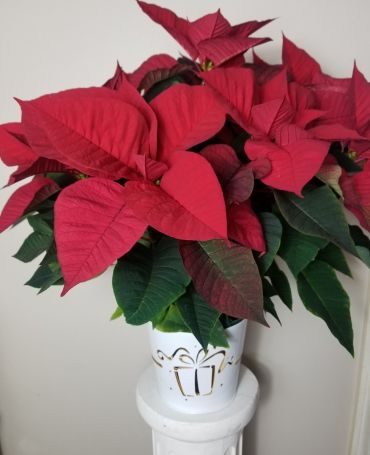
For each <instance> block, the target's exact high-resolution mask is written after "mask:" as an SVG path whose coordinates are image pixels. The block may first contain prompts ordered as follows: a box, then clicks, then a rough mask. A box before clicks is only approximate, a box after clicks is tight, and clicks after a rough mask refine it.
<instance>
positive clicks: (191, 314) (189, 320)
mask: <svg viewBox="0 0 370 455" xmlns="http://www.w3.org/2000/svg"><path fill="white" fill-rule="evenodd" d="M177 307H178V308H179V310H180V313H181V316H182V317H183V319H184V321H185V323H186V324H187V325H188V326H189V327H190V329H191V331H192V333H193V335H194V336H195V338H196V339H197V340H198V341H199V343H200V344H201V345H202V347H203V349H204V350H207V347H208V344H209V341H210V338H211V332H212V330H213V328H214V326H215V325H216V322H217V321H218V319H219V317H220V313H219V312H218V311H217V310H215V309H214V308H213V307H211V306H209V305H208V303H207V302H205V301H204V300H203V299H202V298H201V297H200V296H199V295H198V294H197V293H196V292H195V290H194V288H193V287H192V286H190V287H189V288H188V290H187V292H186V294H184V295H183V296H182V297H180V298H179V300H178V302H177Z"/></svg>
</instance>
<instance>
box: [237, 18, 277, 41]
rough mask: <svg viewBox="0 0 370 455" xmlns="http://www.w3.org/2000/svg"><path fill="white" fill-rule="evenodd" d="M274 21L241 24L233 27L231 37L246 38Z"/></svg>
mask: <svg viewBox="0 0 370 455" xmlns="http://www.w3.org/2000/svg"><path fill="white" fill-rule="evenodd" d="M273 20H274V19H266V20H264V21H249V22H244V23H243V24H238V25H233V27H232V31H231V33H230V34H231V35H233V36H239V37H241V38H247V37H248V36H249V35H251V34H252V33H254V32H256V31H257V30H259V29H260V28H262V27H264V26H265V25H267V24H269V23H270V22H272V21H273Z"/></svg>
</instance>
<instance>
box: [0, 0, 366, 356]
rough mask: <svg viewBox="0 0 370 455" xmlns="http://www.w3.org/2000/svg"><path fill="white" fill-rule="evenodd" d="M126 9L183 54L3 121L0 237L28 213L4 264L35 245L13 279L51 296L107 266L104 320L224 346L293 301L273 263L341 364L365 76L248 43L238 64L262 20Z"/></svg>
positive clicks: (354, 242) (361, 192)
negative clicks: (110, 307) (27, 272)
mask: <svg viewBox="0 0 370 455" xmlns="http://www.w3.org/2000/svg"><path fill="white" fill-rule="evenodd" d="M138 4H139V6H140V7H141V9H142V10H143V11H144V12H145V13H146V14H147V15H148V16H149V17H150V18H151V19H152V20H154V21H155V22H157V23H158V24H160V25H161V26H163V27H164V28H165V29H166V30H167V32H169V33H170V34H171V35H172V37H173V38H175V39H176V40H177V42H178V43H179V44H180V45H181V46H182V47H183V48H184V50H185V52H186V54H187V55H186V56H181V57H180V58H178V59H177V60H176V59H174V58H173V57H171V56H169V55H165V54H158V55H154V56H152V57H150V58H149V59H148V60H147V61H145V62H144V63H143V64H142V65H141V66H140V67H139V68H138V69H137V70H136V71H134V72H133V73H131V74H129V73H126V72H125V71H124V70H123V69H122V68H121V67H120V66H119V65H118V66H117V69H116V72H115V74H114V76H113V77H112V78H111V79H109V80H108V81H107V82H106V83H105V84H104V85H103V86H99V87H92V88H77V89H72V90H66V91H63V92H60V93H54V94H48V95H45V96H41V97H40V98H37V99H34V100H31V101H22V100H17V101H18V103H19V105H20V107H21V110H22V120H21V122H20V123H8V124H4V125H2V126H1V127H0V157H1V159H2V160H3V162H4V163H5V164H6V165H8V166H17V168H16V170H15V171H14V172H13V173H12V174H11V176H10V179H9V182H8V185H12V184H14V183H17V182H20V181H23V180H24V179H26V178H30V177H31V180H30V181H28V182H27V183H25V184H24V183H23V184H22V186H20V187H19V188H18V189H17V190H16V191H15V192H14V194H13V195H12V196H11V197H10V199H9V201H8V202H7V204H6V205H5V207H4V209H3V211H2V214H1V217H0V231H4V230H5V229H7V228H8V227H10V226H11V225H14V224H16V223H18V222H20V221H22V220H25V219H26V220H28V222H29V224H30V225H31V227H32V228H33V233H32V234H31V235H30V236H29V237H28V238H27V239H26V240H25V242H24V243H23V245H22V246H21V247H20V249H19V251H18V252H17V253H16V254H15V257H16V258H18V259H20V260H21V261H24V262H28V261H31V260H33V259H35V258H37V257H38V256H39V255H40V254H41V253H44V252H45V255H44V257H43V259H42V261H41V263H40V265H39V267H38V269H37V270H36V272H35V274H34V275H33V276H32V278H31V279H30V280H29V281H28V282H27V283H26V284H28V285H30V286H33V287H35V288H38V289H39V290H40V292H42V291H44V290H46V289H47V288H49V287H50V286H52V285H55V284H62V285H64V287H63V292H62V295H64V294H65V293H66V292H68V291H69V290H71V289H72V288H73V287H74V286H76V285H77V284H79V283H81V282H84V281H86V280H89V279H91V278H93V277H95V276H97V275H99V274H101V273H102V272H103V271H105V270H106V269H107V268H108V267H109V266H111V265H112V264H115V267H114V272H113V288H114V294H115V297H116V300H117V303H118V309H117V310H116V312H115V313H114V315H113V317H118V316H121V315H122V314H123V315H124V317H125V319H126V321H127V322H128V323H130V324H136V325H139V324H144V323H147V322H149V321H151V322H152V323H153V326H154V327H156V328H158V329H159V330H162V331H192V332H193V333H194V335H195V336H196V337H197V339H198V340H199V341H200V343H201V344H202V345H203V346H204V347H205V348H207V346H208V344H209V343H211V344H214V345H220V346H225V345H227V338H226V336H225V332H224V329H225V328H226V327H228V326H229V325H231V324H234V323H235V322H237V321H239V320H240V319H250V320H254V321H258V322H260V323H261V324H264V325H267V323H266V320H265V313H266V312H268V313H271V314H272V315H273V316H274V317H275V318H276V319H278V320H279V316H278V313H277V310H276V307H275V305H276V300H274V299H273V298H274V296H278V297H280V299H281V300H282V302H283V303H284V304H285V305H287V306H288V307H289V308H292V295H291V290H290V284H289V281H288V279H287V277H286V274H285V273H284V272H283V271H282V270H281V261H285V263H286V264H287V266H288V267H289V269H290V271H291V272H292V274H293V276H294V277H295V279H296V282H297V286H298V291H299V295H300V297H301V300H302V302H303V303H304V305H305V306H306V308H307V309H308V310H309V311H311V312H312V313H314V314H315V315H316V316H319V317H320V318H322V319H323V320H324V321H325V322H326V324H327V325H328V327H329V329H330V330H331V332H332V333H333V335H334V336H335V337H336V338H337V339H338V340H339V342H340V343H341V344H342V345H343V346H344V347H345V348H346V349H347V350H348V351H349V352H350V353H352V354H353V333H352V325H351V316H350V301H349V297H348V295H347V294H346V292H345V290H344V289H343V287H342V285H341V283H340V281H339V280H338V277H337V275H336V271H339V272H341V273H344V274H347V275H351V272H350V269H349V267H348V264H347V261H346V257H345V255H344V254H343V251H345V252H346V253H349V254H352V255H354V256H356V257H358V258H360V259H361V260H362V261H363V262H364V263H365V264H367V265H368V266H370V241H369V239H368V237H367V235H366V234H365V233H364V232H363V230H362V228H364V229H365V230H369V229H370V160H369V158H370V84H369V83H368V82H367V81H366V79H365V77H364V76H363V75H362V74H361V72H360V71H359V70H358V68H357V67H356V66H355V67H354V70H353V75H352V77H351V78H348V79H338V78H334V77H331V76H328V75H326V74H324V73H323V71H322V70H321V68H320V66H319V64H318V63H317V62H316V61H315V60H314V59H313V58H312V57H310V56H309V55H308V54H307V53H306V52H305V51H304V50H302V49H300V48H298V47H297V46H296V45H295V44H293V43H292V42H291V41H289V40H288V39H287V38H285V37H284V38H283V57H282V63H281V64H278V65H275V64H274V65H270V64H268V63H266V62H264V61H263V60H262V59H261V58H259V57H258V56H257V55H256V54H255V53H254V51H253V55H252V60H251V61H249V63H247V62H246V60H245V57H244V55H245V53H246V51H248V50H250V49H251V48H254V47H255V46H257V45H261V44H263V43H265V42H267V41H269V39H268V38H256V37H253V36H251V35H252V34H253V33H254V32H256V31H257V30H259V29H260V28H261V27H263V26H264V25H266V24H268V23H269V22H270V21H269V20H267V21H262V22H259V21H250V22H245V23H242V24H239V25H233V26H232V25H230V23H229V22H228V21H227V20H226V19H225V18H224V17H223V16H222V14H221V13H220V11H217V12H216V13H212V14H209V15H206V16H204V17H201V18H200V19H198V20H196V21H193V22H190V21H189V20H186V19H182V18H179V17H177V16H176V15H175V14H174V13H173V12H171V11H169V10H167V9H164V8H161V7H159V6H155V5H151V4H147V3H144V2H142V1H139V2H138ZM344 207H346V208H347V209H349V210H350V211H351V212H352V213H353V214H354V215H355V216H356V217H357V219H358V221H359V223H358V224H360V225H361V226H362V228H360V227H359V225H358V224H356V225H349V224H348V222H347V219H346V217H345V213H344ZM283 268H284V267H283Z"/></svg>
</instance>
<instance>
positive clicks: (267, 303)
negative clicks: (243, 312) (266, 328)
mask: <svg viewBox="0 0 370 455" xmlns="http://www.w3.org/2000/svg"><path fill="white" fill-rule="evenodd" d="M263 308H264V310H265V311H266V313H270V314H271V315H272V316H273V317H274V318H275V319H276V320H277V321H278V322H279V324H280V325H281V321H280V319H279V316H278V314H277V312H276V309H275V305H274V302H273V301H272V300H271V299H270V297H264V299H263Z"/></svg>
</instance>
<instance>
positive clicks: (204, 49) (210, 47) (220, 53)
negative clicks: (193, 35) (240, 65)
mask: <svg viewBox="0 0 370 455" xmlns="http://www.w3.org/2000/svg"><path fill="white" fill-rule="evenodd" d="M269 41H271V39H270V38H243V37H239V36H237V35H235V36H233V35H227V36H222V37H218V38H212V39H208V40H204V41H202V42H200V43H199V44H198V50H199V57H200V60H201V61H204V60H206V59H209V60H211V61H212V62H213V64H214V65H215V66H220V65H222V64H223V63H225V62H226V61H227V60H230V59H232V58H233V57H236V56H238V55H240V54H244V52H246V51H247V50H248V49H251V48H252V47H254V46H258V45H260V44H263V43H267V42H269Z"/></svg>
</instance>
